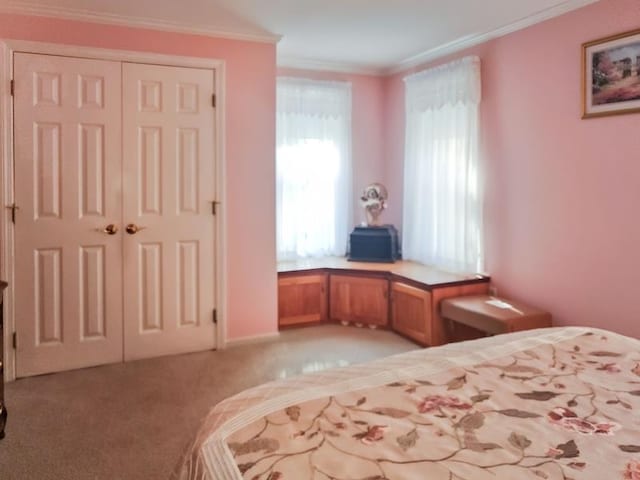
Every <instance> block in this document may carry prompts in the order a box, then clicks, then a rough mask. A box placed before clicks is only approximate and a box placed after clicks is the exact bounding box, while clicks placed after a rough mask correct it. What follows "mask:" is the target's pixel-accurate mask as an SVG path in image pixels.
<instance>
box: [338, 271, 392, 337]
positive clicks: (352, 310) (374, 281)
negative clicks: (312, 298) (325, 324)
mask: <svg viewBox="0 0 640 480" xmlns="http://www.w3.org/2000/svg"><path fill="white" fill-rule="evenodd" d="M388 291H389V282H388V281H387V280H386V279H384V278H374V277H358V276H351V275H331V319H332V320H339V321H346V322H357V323H366V324H368V325H378V326H385V325H387V323H388V316H389V298H388Z"/></svg>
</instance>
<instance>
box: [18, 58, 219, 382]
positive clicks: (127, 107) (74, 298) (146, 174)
mask: <svg viewBox="0 0 640 480" xmlns="http://www.w3.org/2000/svg"><path fill="white" fill-rule="evenodd" d="M14 80H15V97H14V145H15V178H14V183H15V203H16V204H17V206H18V207H19V210H17V214H16V223H15V284H14V292H15V320H16V332H17V355H16V367H17V372H16V373H17V376H19V377H23V376H28V375H35V374H40V373H48V372H54V371H60V370H68V369H74V368H80V367H86V366H93V365H100V364H105V363H112V362H120V361H123V360H124V359H133V358H142V357H150V356H158V355H165V354H172V353H181V352H187V351H197V350H204V349H211V348H214V346H215V330H214V325H213V322H212V312H213V308H214V289H215V279H214V273H213V272H214V217H213V216H212V215H211V203H210V202H211V201H212V200H214V199H215V195H214V194H215V192H214V185H215V177H214V141H213V119H214V114H213V108H212V107H211V103H210V101H211V95H212V93H213V85H214V84H213V80H214V79H213V71H211V70H204V69H187V68H177V67H159V66H150V65H137V64H126V63H122V62H112V61H103V60H94V59H78V58H65V57H57V56H51V55H37V54H23V53H16V54H15V56H14ZM207 106H208V108H206V107H207ZM129 224H130V225H129ZM127 225H129V228H127Z"/></svg>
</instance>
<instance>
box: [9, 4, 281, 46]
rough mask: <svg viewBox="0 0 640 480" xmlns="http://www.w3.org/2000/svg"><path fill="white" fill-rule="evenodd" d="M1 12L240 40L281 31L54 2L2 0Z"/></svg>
mask: <svg viewBox="0 0 640 480" xmlns="http://www.w3.org/2000/svg"><path fill="white" fill-rule="evenodd" d="M0 13H14V14H21V15H34V16H40V17H53V18H62V19H65V20H78V21H85V22H94V23H102V24H107V25H119V26H124V27H136V28H148V29H152V30H161V31H166V32H177V33H188V34H192V35H203V36H207V37H217V38H227V39H230V40H243V41H248V42H261V43H278V42H279V41H280V38H281V36H280V35H275V34H271V33H243V32H231V31H228V30H224V29H218V28H215V27H207V26H193V25H188V24H185V23H180V22H171V21H166V20H160V19H152V18H142V17H130V16H125V15H117V14H113V13H103V12H95V11H91V10H83V9H76V8H65V7H57V6H53V5H40V4H37V3H33V2H24V1H20V0H17V1H9V2H6V3H5V2H3V3H2V4H1V5H0Z"/></svg>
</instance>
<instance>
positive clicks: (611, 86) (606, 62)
mask: <svg viewBox="0 0 640 480" xmlns="http://www.w3.org/2000/svg"><path fill="white" fill-rule="evenodd" d="M582 89H583V94H584V97H583V99H584V100H583V115H582V118H592V117H601V116H604V115H619V114H623V113H634V112H640V30H634V31H632V32H625V33H621V34H619V35H614V36H611V37H607V38H601V39H599V40H594V41H592V42H588V43H585V44H584V45H582Z"/></svg>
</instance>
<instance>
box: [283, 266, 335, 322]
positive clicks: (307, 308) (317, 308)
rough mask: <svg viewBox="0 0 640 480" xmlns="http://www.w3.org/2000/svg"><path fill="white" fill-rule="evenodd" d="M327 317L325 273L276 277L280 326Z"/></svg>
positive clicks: (315, 320)
mask: <svg viewBox="0 0 640 480" xmlns="http://www.w3.org/2000/svg"><path fill="white" fill-rule="evenodd" d="M326 319H327V275H326V274H320V275H296V276H287V277H280V278H279V279H278V324H279V325H280V326H287V325H298V324H303V323H314V322H322V321H324V320H326Z"/></svg>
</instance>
